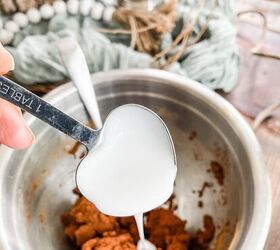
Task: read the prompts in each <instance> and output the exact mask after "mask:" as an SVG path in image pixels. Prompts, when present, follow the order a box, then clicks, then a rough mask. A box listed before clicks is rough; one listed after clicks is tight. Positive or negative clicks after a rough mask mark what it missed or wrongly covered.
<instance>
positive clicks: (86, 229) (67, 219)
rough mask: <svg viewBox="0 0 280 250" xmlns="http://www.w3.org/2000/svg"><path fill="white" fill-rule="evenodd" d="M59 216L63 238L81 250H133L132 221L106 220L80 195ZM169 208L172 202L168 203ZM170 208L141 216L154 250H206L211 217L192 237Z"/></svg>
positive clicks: (211, 229) (135, 235) (212, 231)
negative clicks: (63, 233) (62, 225)
mask: <svg viewBox="0 0 280 250" xmlns="http://www.w3.org/2000/svg"><path fill="white" fill-rule="evenodd" d="M75 193H77V194H78V195H79V198H78V200H77V201H76V203H75V204H74V205H73V206H72V207H71V208H70V209H69V210H68V211H66V212H65V213H64V214H63V215H62V222H63V224H64V225H65V230H64V232H65V235H66V236H67V237H68V238H69V239H70V240H71V242H72V243H73V244H74V246H75V247H78V249H81V250H136V245H137V241H138V240H139V236H138V231H137V227H136V223H135V221H134V218H133V217H124V218H115V217H111V216H107V215H104V214H102V213H101V212H99V211H98V209H97V208H96V207H95V206H94V205H93V204H91V203H90V202H89V201H87V200H86V199H85V198H84V197H83V196H81V194H79V193H78V192H77V190H76V191H75ZM170 204H172V201H170ZM172 207H174V206H172V205H170V206H169V209H164V208H157V209H154V210H152V211H151V212H149V213H147V214H146V215H145V235H146V238H147V239H148V240H149V241H151V242H152V243H153V244H155V245H156V246H157V248H158V250H207V249H209V243H210V242H211V241H212V239H213V238H214V235H215V226H214V223H213V220H212V217H211V216H208V215H205V216H204V229H203V230H198V231H197V233H196V234H195V235H191V234H190V233H189V232H188V231H186V223H187V222H186V221H183V220H181V219H180V218H179V217H178V216H176V215H175V213H174V209H173V208H172Z"/></svg>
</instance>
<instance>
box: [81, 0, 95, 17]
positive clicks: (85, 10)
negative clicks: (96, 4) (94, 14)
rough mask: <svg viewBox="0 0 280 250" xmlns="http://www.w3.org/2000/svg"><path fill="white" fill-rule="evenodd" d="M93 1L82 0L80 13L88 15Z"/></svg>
mask: <svg viewBox="0 0 280 250" xmlns="http://www.w3.org/2000/svg"><path fill="white" fill-rule="evenodd" d="M91 6H92V3H91V2H90V1H89V0H82V1H81V2H80V14H81V15H82V16H88V15H89V13H90V10H91Z"/></svg>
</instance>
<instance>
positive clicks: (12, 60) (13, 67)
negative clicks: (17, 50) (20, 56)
mask: <svg viewBox="0 0 280 250" xmlns="http://www.w3.org/2000/svg"><path fill="white" fill-rule="evenodd" d="M5 51H6V53H7V54H8V56H9V57H10V58H11V70H14V69H15V60H14V57H13V55H12V54H11V53H10V52H9V51H8V50H5Z"/></svg>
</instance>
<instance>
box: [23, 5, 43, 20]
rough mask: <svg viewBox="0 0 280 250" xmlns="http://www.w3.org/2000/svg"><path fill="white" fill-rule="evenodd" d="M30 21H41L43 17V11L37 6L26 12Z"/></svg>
mask: <svg viewBox="0 0 280 250" xmlns="http://www.w3.org/2000/svg"><path fill="white" fill-rule="evenodd" d="M26 15H27V17H28V20H29V22H30V23H39V22H40V21H41V19H42V16H41V13H40V11H39V10H37V9H35V8H31V9H30V10H28V11H27V13H26Z"/></svg>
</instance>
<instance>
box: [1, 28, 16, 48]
mask: <svg viewBox="0 0 280 250" xmlns="http://www.w3.org/2000/svg"><path fill="white" fill-rule="evenodd" d="M13 39H14V34H13V33H12V32H10V31H8V30H5V29H2V30H0V42H1V43H2V44H4V45H5V44H9V43H11V42H12V41H13Z"/></svg>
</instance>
